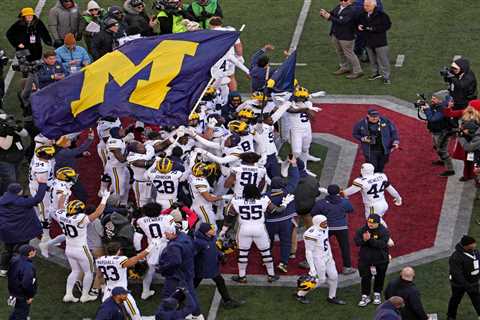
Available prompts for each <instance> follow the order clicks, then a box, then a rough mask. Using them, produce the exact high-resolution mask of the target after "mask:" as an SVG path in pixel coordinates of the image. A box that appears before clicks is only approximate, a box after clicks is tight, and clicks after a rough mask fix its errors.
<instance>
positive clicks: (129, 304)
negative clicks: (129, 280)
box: [125, 298, 136, 316]
mask: <svg viewBox="0 0 480 320" xmlns="http://www.w3.org/2000/svg"><path fill="white" fill-rule="evenodd" d="M125 302H126V303H127V306H128V309H130V313H131V315H132V316H134V315H135V314H136V312H135V308H134V307H133V304H132V303H131V302H130V300H128V298H127V300H125Z"/></svg>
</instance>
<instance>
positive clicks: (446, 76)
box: [440, 66, 455, 82]
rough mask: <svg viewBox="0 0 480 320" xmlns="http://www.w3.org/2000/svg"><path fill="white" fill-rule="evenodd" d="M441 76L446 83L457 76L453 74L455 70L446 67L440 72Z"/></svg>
mask: <svg viewBox="0 0 480 320" xmlns="http://www.w3.org/2000/svg"><path fill="white" fill-rule="evenodd" d="M440 76H442V77H443V80H445V82H450V81H451V80H452V79H453V78H454V77H455V74H454V73H453V68H452V67H446V66H444V67H443V68H442V69H441V70H440Z"/></svg>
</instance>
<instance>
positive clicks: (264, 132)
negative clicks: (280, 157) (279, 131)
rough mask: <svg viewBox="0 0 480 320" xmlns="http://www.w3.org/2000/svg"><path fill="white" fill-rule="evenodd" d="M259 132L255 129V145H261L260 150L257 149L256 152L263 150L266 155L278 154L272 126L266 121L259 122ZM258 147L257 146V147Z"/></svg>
mask: <svg viewBox="0 0 480 320" xmlns="http://www.w3.org/2000/svg"><path fill="white" fill-rule="evenodd" d="M261 126H262V127H261V132H260V131H255V136H254V138H255V141H256V142H257V145H260V144H261V145H262V148H263V149H262V151H260V150H258V153H260V152H265V154H266V155H271V154H275V155H276V154H278V150H277V146H276V145H275V135H274V133H273V131H274V127H273V126H271V125H268V124H266V123H262V124H261ZM257 149H258V148H257Z"/></svg>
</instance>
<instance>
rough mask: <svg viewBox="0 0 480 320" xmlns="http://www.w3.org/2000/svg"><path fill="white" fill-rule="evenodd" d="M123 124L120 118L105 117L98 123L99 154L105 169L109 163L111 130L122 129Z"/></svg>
mask: <svg viewBox="0 0 480 320" xmlns="http://www.w3.org/2000/svg"><path fill="white" fill-rule="evenodd" d="M121 125H122V123H121V122H120V119H119V118H114V117H104V118H100V120H98V123H97V134H98V144H97V152H98V157H99V158H100V160H102V167H103V168H105V164H106V163H107V145H106V143H107V140H108V138H110V129H112V128H115V127H120V126H121Z"/></svg>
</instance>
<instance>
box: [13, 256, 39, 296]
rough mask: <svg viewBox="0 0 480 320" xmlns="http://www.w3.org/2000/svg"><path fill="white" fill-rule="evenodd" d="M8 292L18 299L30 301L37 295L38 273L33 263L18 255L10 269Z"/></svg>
mask: <svg viewBox="0 0 480 320" xmlns="http://www.w3.org/2000/svg"><path fill="white" fill-rule="evenodd" d="M8 292H9V293H10V295H12V296H14V297H17V298H25V299H30V298H33V297H34V296H35V294H36V293H37V272H36V270H35V266H34V265H33V263H32V261H31V260H30V259H28V258H27V257H25V256H21V255H16V256H15V257H13V259H12V261H11V262H10V267H9V269H8Z"/></svg>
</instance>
